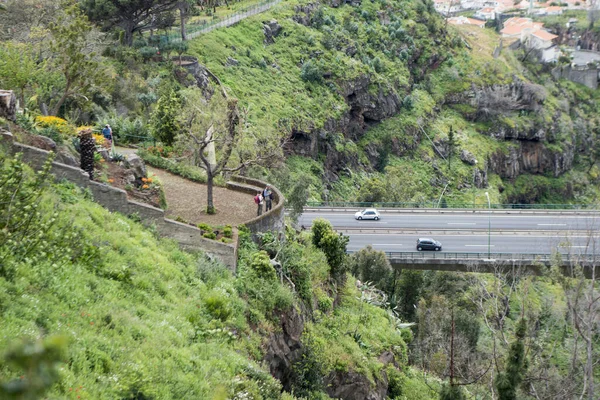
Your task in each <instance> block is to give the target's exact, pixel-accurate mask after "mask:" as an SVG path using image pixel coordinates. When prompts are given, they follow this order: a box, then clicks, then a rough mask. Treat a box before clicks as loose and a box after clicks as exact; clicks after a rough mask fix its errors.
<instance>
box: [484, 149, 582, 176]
mask: <svg viewBox="0 0 600 400" xmlns="http://www.w3.org/2000/svg"><path fill="white" fill-rule="evenodd" d="M563 149H564V150H563V151H558V150H550V149H549V148H547V147H545V146H544V144H543V143H541V142H529V141H521V142H519V143H518V145H517V146H513V147H511V148H510V149H509V151H508V152H507V153H504V152H502V151H497V152H495V153H493V154H492V155H491V156H490V157H489V158H488V160H487V163H488V169H489V170H490V171H492V172H495V173H497V174H498V175H500V177H502V178H507V179H514V178H516V177H517V176H519V175H521V174H524V173H529V174H545V173H547V172H552V175H553V176H554V177H558V176H560V175H562V174H563V173H565V172H566V171H568V170H569V169H570V168H571V167H572V166H573V158H574V156H575V149H574V147H573V146H571V145H565V146H564V147H563Z"/></svg>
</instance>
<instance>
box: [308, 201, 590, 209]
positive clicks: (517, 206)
mask: <svg viewBox="0 0 600 400" xmlns="http://www.w3.org/2000/svg"><path fill="white" fill-rule="evenodd" d="M443 205H444V207H440V205H439V203H438V201H422V202H394V203H387V202H357V201H309V202H307V203H306V206H307V207H355V208H365V207H375V208H469V209H473V208H480V209H487V208H493V209H515V210H592V209H598V208H599V205H598V204H509V203H497V204H491V205H490V207H488V204H487V203H484V204H482V203H453V202H446V203H445V204H443Z"/></svg>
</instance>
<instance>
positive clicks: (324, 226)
mask: <svg viewBox="0 0 600 400" xmlns="http://www.w3.org/2000/svg"><path fill="white" fill-rule="evenodd" d="M312 234H313V238H312V241H313V245H314V246H315V247H317V248H318V249H320V250H321V251H323V253H325V257H326V258H327V264H329V268H330V272H331V276H332V277H333V278H334V279H335V280H336V281H337V282H343V281H344V276H345V273H346V271H347V262H346V259H347V255H346V246H347V245H348V241H349V240H350V238H349V237H348V236H344V235H342V234H341V233H340V234H338V233H337V232H336V231H334V230H333V227H332V226H331V223H330V222H329V221H327V220H324V219H316V220H315V221H313V226H312Z"/></svg>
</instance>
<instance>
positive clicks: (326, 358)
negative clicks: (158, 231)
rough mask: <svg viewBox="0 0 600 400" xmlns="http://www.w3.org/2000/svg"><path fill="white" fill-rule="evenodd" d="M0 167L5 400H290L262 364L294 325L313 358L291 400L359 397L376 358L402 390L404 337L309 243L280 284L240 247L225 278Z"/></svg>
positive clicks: (49, 186)
mask: <svg viewBox="0 0 600 400" xmlns="http://www.w3.org/2000/svg"><path fill="white" fill-rule="evenodd" d="M1 161H2V164H1V166H0V172H1V174H0V177H1V178H0V187H1V188H2V190H1V191H0V193H1V196H2V197H1V198H0V218H1V221H2V222H1V225H0V227H1V228H2V229H1V230H0V260H1V261H2V262H1V264H0V265H1V266H2V267H1V268H0V310H1V313H2V324H1V325H0V349H3V351H2V353H3V355H5V356H6V358H5V359H3V360H2V361H0V382H1V383H2V386H0V393H2V394H3V395H2V398H6V396H9V395H10V394H11V393H13V394H14V398H39V397H38V396H40V395H41V393H43V392H44V391H45V389H48V391H47V393H46V394H45V395H44V396H45V397H44V398H53V399H58V398H61V399H63V398H73V399H75V398H83V399H85V398H87V399H116V398H123V399H127V398H137V399H142V398H144V399H199V398H202V399H224V398H240V399H241V398H248V399H277V398H282V396H283V398H292V396H291V395H285V394H284V395H282V394H281V390H282V384H281V383H280V382H279V381H277V380H275V379H274V378H273V377H272V376H271V373H270V371H269V368H268V364H266V363H265V362H264V361H263V360H264V359H265V358H266V357H267V356H266V353H267V352H268V351H267V350H268V348H269V343H270V341H272V340H273V336H272V335H277V334H281V332H282V324H284V321H286V320H287V319H288V318H292V317H293V316H294V315H296V316H297V315H298V312H301V318H302V320H305V321H306V326H305V328H306V330H305V332H304V334H303V336H302V337H303V342H306V343H308V344H311V343H312V345H313V346H314V347H309V346H308V345H306V346H304V347H301V348H302V349H304V350H303V354H304V355H305V356H304V358H302V360H304V361H300V363H299V364H297V365H294V366H292V368H291V371H292V372H290V373H291V374H292V375H291V377H290V378H288V379H287V380H286V382H285V383H286V385H287V386H288V387H287V390H288V391H289V392H295V393H296V394H300V395H301V394H302V393H304V395H305V396H306V395H309V397H310V398H315V397H313V396H317V397H319V396H325V395H324V390H325V384H324V383H323V382H324V379H325V378H326V377H328V376H329V375H330V374H331V373H332V372H333V371H335V372H336V373H340V374H341V373H343V372H344V371H346V372H348V371H356V372H357V373H359V374H363V375H364V376H365V378H364V379H365V381H364V384H365V385H366V387H367V388H368V387H370V386H371V385H375V383H376V382H377V381H381V379H382V377H381V374H382V371H384V369H382V368H383V364H382V363H381V362H380V361H378V357H379V355H380V354H382V353H383V352H386V351H388V352H390V351H391V353H390V354H392V355H393V356H392V360H394V361H393V363H394V364H395V365H397V367H398V369H397V368H396V367H394V366H393V365H392V364H390V365H389V366H388V367H387V371H388V374H392V375H390V376H394V377H396V378H395V379H396V380H397V381H398V382H400V380H401V379H406V380H407V381H408V382H410V379H409V378H408V377H406V375H405V374H406V373H407V372H406V371H408V370H406V369H405V368H406V363H407V356H406V350H407V349H406V344H405V343H406V340H407V339H408V338H410V336H411V335H410V332H408V331H407V330H402V329H395V328H394V326H395V325H394V318H393V317H391V316H390V315H388V313H387V312H386V311H384V310H383V309H381V308H378V307H376V306H374V305H371V304H368V303H366V302H365V301H362V300H360V298H361V294H360V292H359V289H358V288H357V287H356V286H355V285H354V280H352V279H347V280H346V279H342V280H337V281H332V280H331V279H332V278H331V276H330V268H329V266H328V264H327V259H326V258H325V257H324V255H323V253H322V252H321V251H320V250H317V249H314V248H312V246H310V245H308V243H309V242H308V241H307V240H306V237H305V236H300V237H295V235H293V234H291V233H290V237H289V239H288V241H287V242H286V243H285V245H284V247H283V248H281V249H280V252H281V253H280V256H279V258H280V259H281V260H283V261H284V264H283V265H284V270H285V274H286V276H287V277H289V278H288V279H290V280H289V284H288V282H287V281H286V282H284V283H282V281H281V280H280V278H279V276H278V274H277V273H276V271H275V269H274V268H273V267H272V266H271V265H270V264H269V261H268V260H269V258H268V256H267V253H265V252H264V251H259V248H258V247H257V246H256V245H255V244H253V243H252V242H251V241H250V240H249V239H248V237H247V235H243V234H242V238H241V247H240V262H239V269H238V274H237V276H236V277H234V276H232V275H231V273H230V272H229V271H228V270H226V269H225V268H224V267H222V266H220V265H218V264H215V263H211V262H210V261H208V260H207V259H206V258H205V256H204V255H203V254H189V253H186V252H183V251H181V250H179V249H178V248H177V246H176V244H174V243H172V242H170V241H167V240H159V239H157V236H156V235H155V234H154V233H153V232H152V231H151V230H147V229H144V228H143V227H142V226H141V225H140V224H139V223H137V222H135V221H134V220H132V219H128V218H126V217H124V216H122V215H118V214H113V213H110V212H108V211H106V210H105V209H103V208H101V207H100V206H98V205H97V204H94V203H93V202H92V201H91V200H90V199H89V195H88V194H87V193H86V192H82V191H81V190H79V189H78V188H76V187H74V186H73V185H71V184H69V183H64V182H62V183H61V182H59V183H50V180H49V179H48V177H47V175H46V174H45V173H40V174H33V173H32V172H31V171H30V170H29V168H28V167H26V166H24V165H23V164H22V163H21V162H20V161H19V158H9V157H6V155H5V154H4V153H2V158H1ZM8 199H12V201H8ZM265 239H266V238H265ZM275 244H276V242H273V243H271V244H269V242H268V241H266V242H265V249H267V250H269V251H272V250H273V247H272V245H275ZM269 246H271V247H269ZM265 262H266V264H265ZM335 282H338V284H339V285H340V286H337V284H336V283H335ZM344 282H345V283H344ZM290 284H291V285H293V286H290ZM292 287H295V290H294V289H292ZM334 300H335V302H336V305H335V307H334ZM334 308H335V311H334ZM288 329H289V328H288ZM302 331H303V329H302V326H300V331H299V332H298V333H302ZM353 335H354V336H353ZM305 337H309V338H310V340H309V339H304V338H305ZM353 337H354V338H353ZM356 337H358V338H360V341H358V340H355V338H356ZM296 340H297V339H296ZM33 349H35V351H34V350H33ZM388 362H389V361H388ZM302 363H310V364H306V365H305V364H302ZM390 371H391V372H390ZM393 374H395V375H393ZM9 382H10V383H9ZM55 382H56V383H55ZM396 385H397V386H398V383H396ZM414 385H416V386H414V387H413V389H411V387H410V384H407V385H406V386H407V389H408V390H418V389H416V388H419V387H420V386H419V385H421V384H420V383H418V382H416V383H414ZM396 390H401V387H399V386H398V387H397V388H396ZM22 392H23V393H26V395H19V393H22ZM311 393H312V394H311ZM20 396H21V397H20ZM286 396H287V397H286ZM11 398H12V397H11Z"/></svg>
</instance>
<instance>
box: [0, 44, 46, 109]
mask: <svg viewBox="0 0 600 400" xmlns="http://www.w3.org/2000/svg"><path fill="white" fill-rule="evenodd" d="M39 70H40V65H39V64H38V63H36V61H35V58H34V54H33V52H32V50H31V46H29V45H26V44H23V43H14V42H6V43H2V44H1V45H0V87H2V88H4V89H14V90H15V91H16V92H17V93H18V96H19V101H20V102H21V107H24V105H25V89H26V88H27V87H29V86H30V85H31V83H33V81H34V79H35V77H36V75H37V73H38V71H39Z"/></svg>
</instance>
